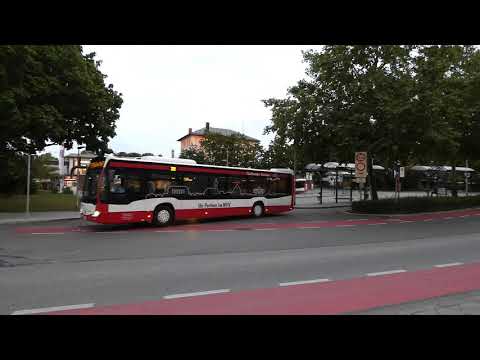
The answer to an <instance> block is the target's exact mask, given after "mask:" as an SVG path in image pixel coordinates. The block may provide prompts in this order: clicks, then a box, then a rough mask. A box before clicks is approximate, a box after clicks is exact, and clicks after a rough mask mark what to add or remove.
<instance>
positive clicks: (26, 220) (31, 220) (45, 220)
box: [0, 217, 80, 225]
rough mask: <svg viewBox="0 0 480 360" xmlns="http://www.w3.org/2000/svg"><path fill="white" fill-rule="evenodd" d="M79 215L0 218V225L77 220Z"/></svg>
mask: <svg viewBox="0 0 480 360" xmlns="http://www.w3.org/2000/svg"><path fill="white" fill-rule="evenodd" d="M77 219H80V217H68V218H67V217H66V218H58V219H38V218H35V219H15V220H13V219H12V220H5V222H4V221H3V220H0V225H12V224H22V223H35V222H48V221H60V220H77Z"/></svg>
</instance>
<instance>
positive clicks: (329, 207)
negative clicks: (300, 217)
mask: <svg viewBox="0 0 480 360" xmlns="http://www.w3.org/2000/svg"><path fill="white" fill-rule="evenodd" d="M351 206H352V205H337V206H295V209H335V208H346V207H351Z"/></svg>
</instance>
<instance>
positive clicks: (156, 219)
mask: <svg viewBox="0 0 480 360" xmlns="http://www.w3.org/2000/svg"><path fill="white" fill-rule="evenodd" d="M172 223H173V211H172V209H170V208H169V207H168V206H157V208H156V209H155V212H154V213H153V224H154V225H156V226H168V225H171V224H172Z"/></svg>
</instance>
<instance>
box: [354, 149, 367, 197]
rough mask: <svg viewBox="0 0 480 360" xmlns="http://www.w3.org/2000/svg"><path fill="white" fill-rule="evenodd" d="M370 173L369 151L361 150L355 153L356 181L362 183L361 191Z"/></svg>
mask: <svg viewBox="0 0 480 360" xmlns="http://www.w3.org/2000/svg"><path fill="white" fill-rule="evenodd" d="M367 175H368V171H367V153H366V152H365V151H360V152H356V153H355V181H356V182H357V183H358V184H359V185H360V191H361V190H362V189H363V187H364V184H365V182H366V179H367Z"/></svg>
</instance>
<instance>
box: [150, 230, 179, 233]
mask: <svg viewBox="0 0 480 360" xmlns="http://www.w3.org/2000/svg"><path fill="white" fill-rule="evenodd" d="M155 232H158V233H175V232H182V230H155Z"/></svg>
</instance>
